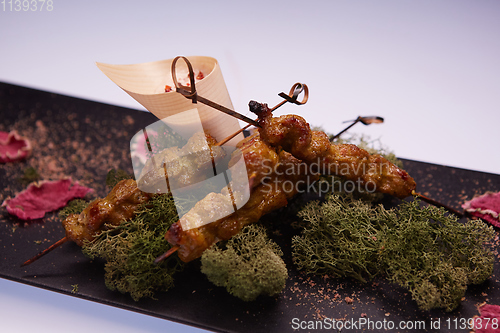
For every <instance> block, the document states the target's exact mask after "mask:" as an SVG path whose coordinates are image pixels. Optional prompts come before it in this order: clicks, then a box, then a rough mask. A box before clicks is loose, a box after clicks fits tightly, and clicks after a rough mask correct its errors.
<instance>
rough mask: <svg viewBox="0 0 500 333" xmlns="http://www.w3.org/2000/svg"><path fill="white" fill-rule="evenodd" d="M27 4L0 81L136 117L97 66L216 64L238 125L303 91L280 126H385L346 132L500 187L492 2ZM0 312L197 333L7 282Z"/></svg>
mask: <svg viewBox="0 0 500 333" xmlns="http://www.w3.org/2000/svg"><path fill="white" fill-rule="evenodd" d="M17 3H20V5H21V7H18V5H17ZM30 3H31V6H32V7H30V9H29V10H27V11H23V7H22V5H23V2H22V1H20V2H16V1H15V0H13V1H2V2H0V50H1V52H0V81H4V82H8V83H14V84H19V85H24V86H28V87H33V88H39V89H42V90H48V91H53V92H57V93H62V94H66V95H70V96H75V97H82V98H86V99H90V100H96V101H100V102H105V103H110V104H115V105H120V106H126V107H132V108H137V109H143V108H142V106H141V105H139V104H138V103H137V102H135V101H134V100H133V99H132V98H131V97H129V96H128V95H127V94H126V93H125V92H123V91H122V90H121V89H120V88H118V87H117V86H116V85H115V84H114V83H113V82H111V81H110V80H109V79H108V78H107V77H106V76H105V75H104V74H102V72H100V71H99V69H98V68H97V67H96V66H95V62H96V61H99V62H105V63H112V64H131V63H141V62H147V61H155V60H161V59H168V58H173V57H175V56H177V55H187V56H189V55H206V56H212V57H214V58H216V59H217V60H218V61H219V63H220V66H221V69H222V72H223V75H224V78H225V81H226V84H227V86H228V90H229V93H230V95H231V99H232V101H233V104H234V106H235V109H236V110H238V111H240V112H242V113H244V114H247V115H248V113H249V112H248V107H247V104H248V101H249V100H251V99H255V100H257V101H260V102H267V103H269V104H270V105H274V104H276V103H277V102H279V101H280V98H279V97H278V96H277V94H278V93H279V92H281V91H284V92H288V90H289V88H290V87H291V85H292V84H293V83H295V82H303V83H306V84H307V85H308V86H309V89H310V99H309V102H308V103H307V104H306V105H305V106H301V107H297V106H292V105H289V106H287V107H282V108H280V109H279V110H278V111H279V112H277V114H285V113H297V114H300V115H303V116H304V117H305V118H306V119H307V120H308V121H309V122H310V123H311V124H312V125H317V126H322V127H323V128H324V129H325V130H327V131H329V132H331V133H336V132H338V131H339V130H341V129H342V128H343V126H345V125H344V124H342V121H344V120H350V119H355V118H356V117H357V116H358V115H378V116H382V117H384V118H385V123H384V124H382V125H372V126H368V127H365V126H363V125H357V126H356V127H354V128H353V130H352V132H354V133H364V134H366V135H368V136H370V137H371V138H373V139H380V140H381V142H382V143H383V144H384V145H386V146H388V147H390V148H391V149H392V150H393V151H394V152H395V153H396V154H397V155H398V156H400V157H404V158H410V159H415V160H420V161H426V162H431V163H437V164H444V165H450V166H455V167H461V168H467V169H472V170H478V171H485V172H492V173H500V154H499V153H498V152H499V149H498V142H500V130H499V124H500V60H499V59H500V19H499V18H500V2H499V1H496V0H479V1H478V0H440V1H434V0H422V1H416V0H381V1H373V0H366V1H365V0H356V1H345V0H342V1H340V0H334V1H314V0H312V1H307V2H305V1H302V2H299V1H260V0H257V1H255V0H254V1H248V2H245V3H240V2H236V1H190V2H182V1H176V2H174V1H141V2H139V1H117V0H115V1H95V0H92V1H59V0H55V1H53V2H52V7H51V8H52V10H51V11H48V10H47V9H49V8H48V7H45V8H43V9H42V10H41V11H40V10H39V9H40V6H41V4H42V2H41V1H38V3H37V4H38V7H37V11H32V9H33V8H34V7H33V6H34V2H33V1H30ZM48 4H49V2H48V1H46V2H45V6H47V5H48ZM19 8H20V9H21V10H20V11H16V9H19ZM250 116H251V115H250ZM0 117H1V115H0ZM499 190H500V189H499ZM0 299H1V302H0V325H1V328H2V332H4V331H5V332H28V331H36V332H51V333H57V332H69V329H68V328H69V327H71V332H89V331H93V332H105V331H106V332H115V331H120V332H200V331H202V330H199V329H195V328H192V327H189V326H185V325H179V324H176V323H172V322H169V321H166V320H161V319H157V318H153V317H149V316H145V315H141V314H136V313H133V312H130V311H125V310H121V309H116V308H113V307H109V306H104V305H101V304H97V303H93V302H89V301H85V300H81V299H78V298H75V297H69V296H65V295H60V294H57V293H54V292H49V291H45V290H41V289H38V288H34V287H31V286H26V285H22V284H19V283H15V282H11V281H7V280H2V279H0ZM74 323H78V324H77V325H74Z"/></svg>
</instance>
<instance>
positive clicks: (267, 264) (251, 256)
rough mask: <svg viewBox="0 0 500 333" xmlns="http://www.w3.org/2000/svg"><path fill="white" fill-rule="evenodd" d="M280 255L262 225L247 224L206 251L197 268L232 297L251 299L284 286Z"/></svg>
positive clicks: (270, 293)
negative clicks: (199, 266) (222, 242)
mask: <svg viewBox="0 0 500 333" xmlns="http://www.w3.org/2000/svg"><path fill="white" fill-rule="evenodd" d="M282 255H283V253H282V252H281V249H280V248H279V246H278V245H277V244H276V243H275V242H274V241H272V240H271V239H269V238H268V237H267V234H266V231H265V229H264V228H263V227H262V226H258V225H249V226H247V227H245V228H243V230H241V231H240V232H239V233H238V234H236V235H235V236H233V237H232V238H231V239H229V240H228V241H227V242H226V243H225V244H224V245H222V244H215V245H213V246H212V247H211V248H210V249H208V250H206V251H205V252H204V253H203V255H202V257H201V271H202V273H204V274H205V275H206V276H207V277H208V279H209V280H210V281H211V282H212V283H213V284H215V285H217V286H219V287H225V288H226V289H227V291H228V292H229V293H230V294H232V295H233V296H236V297H239V298H241V299H242V300H244V301H253V300H255V299H256V298H257V297H258V296H259V295H268V296H274V295H277V294H279V293H280V292H281V291H282V290H283V288H284V287H285V283H286V280H287V278H288V271H287V269H286V265H285V262H284V261H283V259H281V256H282Z"/></svg>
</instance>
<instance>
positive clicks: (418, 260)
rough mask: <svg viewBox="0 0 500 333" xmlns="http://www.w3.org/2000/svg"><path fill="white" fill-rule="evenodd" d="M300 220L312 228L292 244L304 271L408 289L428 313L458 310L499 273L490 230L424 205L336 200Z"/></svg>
mask: <svg viewBox="0 0 500 333" xmlns="http://www.w3.org/2000/svg"><path fill="white" fill-rule="evenodd" d="M299 216H300V217H302V218H303V219H304V220H305V221H306V222H307V223H308V224H307V226H306V227H305V228H304V230H303V233H302V235H301V236H296V237H294V238H293V240H292V246H293V259H294V262H295V264H296V265H297V267H298V268H299V269H302V270H304V271H306V272H309V273H316V274H329V275H332V276H335V277H352V278H355V279H357V280H359V281H362V282H366V281H368V280H371V279H373V278H374V277H375V276H384V277H386V278H387V279H388V280H389V281H392V282H394V283H397V284H399V285H401V286H402V287H404V288H407V289H408V290H409V291H410V293H411V295H412V297H413V299H414V300H415V301H416V302H417V304H418V306H419V307H420V308H421V309H423V310H429V309H432V308H444V309H445V310H447V311H451V310H453V309H455V308H456V307H457V306H458V304H459V303H460V299H461V298H462V297H463V296H464V294H465V290H466V289H467V285H469V284H477V283H481V282H483V281H485V280H486V279H487V278H488V277H489V276H490V275H491V274H492V271H493V262H494V256H493V252H492V250H491V248H490V247H489V246H488V244H489V243H490V242H491V241H492V240H493V237H494V231H493V229H492V228H491V227H488V226H487V225H486V224H485V223H483V222H481V221H467V222H465V223H460V222H458V221H457V219H456V218H455V217H454V216H452V215H448V214H446V212H445V211H444V210H443V209H441V208H436V207H433V206H427V207H423V208H422V207H420V202H419V200H414V201H412V202H403V203H402V204H401V205H400V206H399V207H397V208H394V209H390V210H388V209H385V208H384V207H382V206H377V207H372V206H371V205H370V204H368V203H366V202H363V201H360V200H356V199H354V198H353V197H352V195H331V196H330V197H329V198H328V200H327V201H326V202H325V203H323V204H319V203H318V202H312V203H310V204H308V205H307V206H306V207H305V208H304V209H303V210H302V211H301V212H300V213H299Z"/></svg>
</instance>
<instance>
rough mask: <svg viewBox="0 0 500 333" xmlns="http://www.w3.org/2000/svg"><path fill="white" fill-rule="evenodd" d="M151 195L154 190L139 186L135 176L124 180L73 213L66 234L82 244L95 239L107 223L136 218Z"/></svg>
mask: <svg viewBox="0 0 500 333" xmlns="http://www.w3.org/2000/svg"><path fill="white" fill-rule="evenodd" d="M150 198H151V194H149V193H145V192H142V191H141V190H139V189H138V188H137V183H136V182H135V180H133V179H125V180H122V181H120V182H119V183H118V184H116V186H115V187H114V188H113V189H112V190H111V191H110V192H109V194H108V195H107V196H106V197H105V198H102V199H96V200H94V201H92V202H91V203H90V204H89V205H88V206H87V208H85V209H84V210H83V211H82V212H81V213H80V214H71V215H69V216H68V217H67V218H66V219H65V220H64V221H63V222H62V224H63V227H64V230H65V231H66V237H67V238H68V239H69V240H72V241H73V242H75V243H76V244H78V245H79V246H82V245H83V243H84V242H85V241H92V240H94V238H95V237H97V236H98V235H99V234H100V232H101V231H102V230H103V229H104V228H105V225H106V224H110V225H115V226H116V225H119V224H120V223H122V221H124V220H127V219H130V218H132V217H133V216H134V215H135V211H136V210H137V208H138V206H139V205H140V204H142V203H144V202H146V201H148V200H149V199H150Z"/></svg>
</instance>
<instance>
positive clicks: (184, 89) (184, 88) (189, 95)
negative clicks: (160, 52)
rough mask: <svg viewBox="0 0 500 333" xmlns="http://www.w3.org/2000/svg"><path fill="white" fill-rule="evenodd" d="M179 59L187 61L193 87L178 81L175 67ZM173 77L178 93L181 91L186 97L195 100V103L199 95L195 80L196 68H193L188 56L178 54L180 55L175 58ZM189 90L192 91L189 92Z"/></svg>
mask: <svg viewBox="0 0 500 333" xmlns="http://www.w3.org/2000/svg"><path fill="white" fill-rule="evenodd" d="M179 59H182V60H184V62H185V63H186V65H187V67H188V70H189V82H190V85H191V87H187V86H183V85H182V84H180V83H179V81H177V75H176V70H175V68H176V65H177V61H178V60H179ZM172 79H173V81H174V85H175V90H176V91H177V92H178V93H181V94H182V95H184V96H185V97H186V98H189V99H191V100H192V101H193V103H196V102H197V97H198V96H197V93H196V86H195V82H194V70H193V66H192V65H191V62H190V61H189V60H188V58H186V57H183V56H178V57H175V58H174V60H173V61H172ZM188 90H189V91H190V93H188V92H187V91H188Z"/></svg>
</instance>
